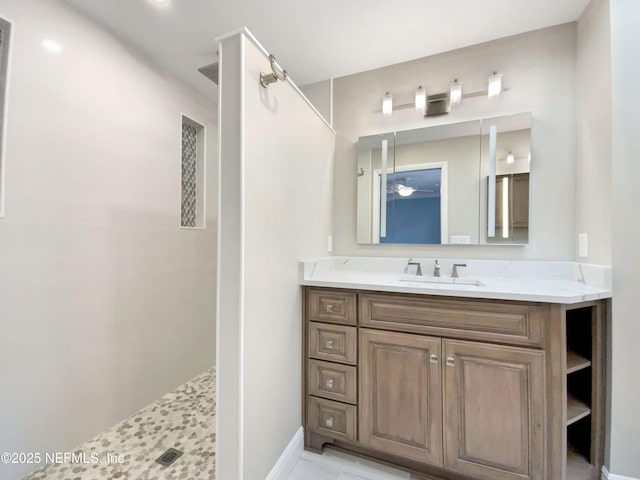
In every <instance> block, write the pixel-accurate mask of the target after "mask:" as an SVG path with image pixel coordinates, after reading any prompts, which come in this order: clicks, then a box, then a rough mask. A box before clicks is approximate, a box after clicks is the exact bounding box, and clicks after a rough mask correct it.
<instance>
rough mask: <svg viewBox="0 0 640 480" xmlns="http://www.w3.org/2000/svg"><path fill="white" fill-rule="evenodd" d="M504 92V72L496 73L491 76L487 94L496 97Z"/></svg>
mask: <svg viewBox="0 0 640 480" xmlns="http://www.w3.org/2000/svg"><path fill="white" fill-rule="evenodd" d="M500 92H502V74H501V73H494V74H493V75H491V76H490V77H489V85H488V86H487V96H488V97H489V98H496V97H497V96H499V95H500Z"/></svg>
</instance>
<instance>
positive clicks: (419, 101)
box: [416, 87, 427, 113]
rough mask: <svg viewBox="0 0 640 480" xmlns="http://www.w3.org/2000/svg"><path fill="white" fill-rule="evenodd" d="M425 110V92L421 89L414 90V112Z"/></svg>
mask: <svg viewBox="0 0 640 480" xmlns="http://www.w3.org/2000/svg"><path fill="white" fill-rule="evenodd" d="M426 108H427V91H426V90H424V89H423V88H422V87H418V89H417V90H416V111H418V112H423V113H424V111H425V109H426Z"/></svg>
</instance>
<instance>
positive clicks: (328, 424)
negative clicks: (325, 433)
mask: <svg viewBox="0 0 640 480" xmlns="http://www.w3.org/2000/svg"><path fill="white" fill-rule="evenodd" d="M324 424H325V426H327V427H329V428H331V427H333V417H329V418H327V419H326V420H325V421H324Z"/></svg>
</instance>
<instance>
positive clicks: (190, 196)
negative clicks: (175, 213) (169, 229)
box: [180, 117, 198, 227]
mask: <svg viewBox="0 0 640 480" xmlns="http://www.w3.org/2000/svg"><path fill="white" fill-rule="evenodd" d="M197 137H198V131H197V130H196V127H194V126H193V125H191V124H190V123H189V122H188V121H187V120H185V119H184V117H183V119H182V204H181V212H180V217H181V221H180V225H182V226H183V227H195V226H196V200H197V194H198V192H197V185H198V184H197V178H198V177H197V174H196V169H197V162H198V145H197Z"/></svg>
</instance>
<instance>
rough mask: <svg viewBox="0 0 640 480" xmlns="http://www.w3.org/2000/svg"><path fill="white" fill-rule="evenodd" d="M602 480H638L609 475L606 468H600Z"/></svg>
mask: <svg viewBox="0 0 640 480" xmlns="http://www.w3.org/2000/svg"><path fill="white" fill-rule="evenodd" d="M600 478H601V479H602V480H638V479H637V478H633V477H625V476H623V475H616V474H614V473H609V470H607V467H602V475H601V477H600Z"/></svg>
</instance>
